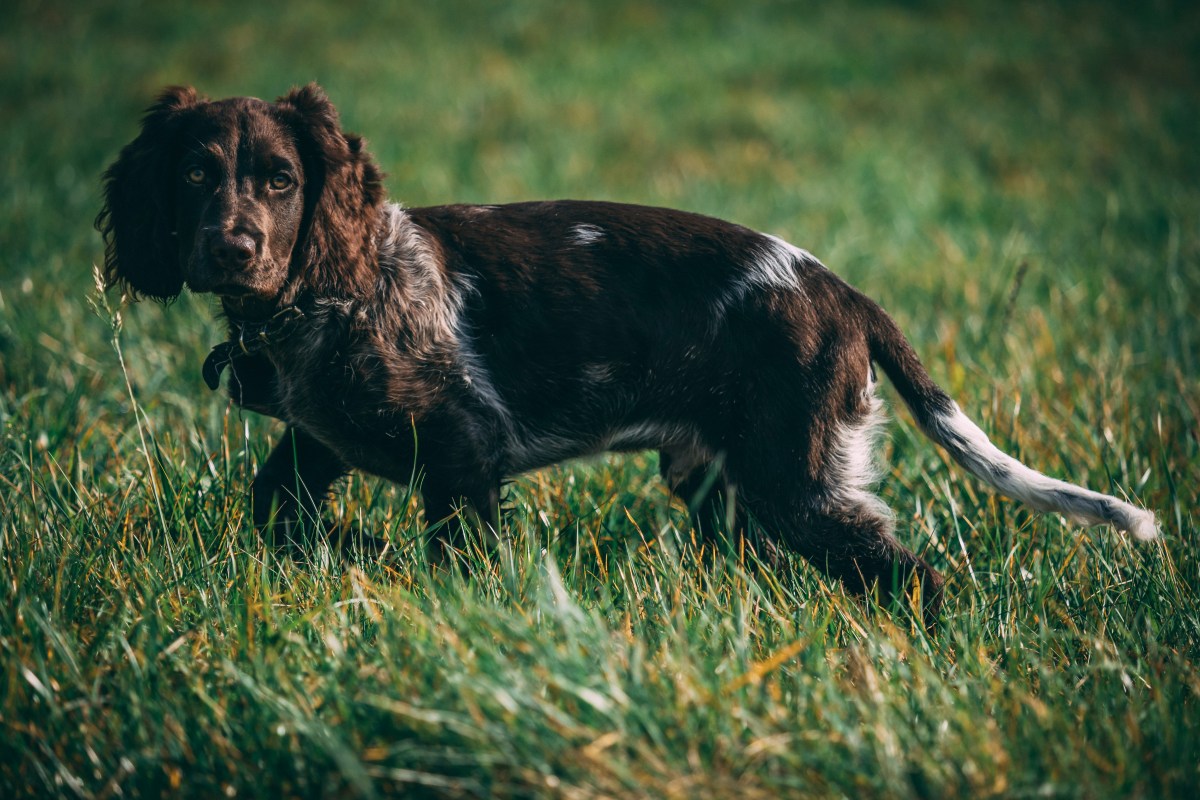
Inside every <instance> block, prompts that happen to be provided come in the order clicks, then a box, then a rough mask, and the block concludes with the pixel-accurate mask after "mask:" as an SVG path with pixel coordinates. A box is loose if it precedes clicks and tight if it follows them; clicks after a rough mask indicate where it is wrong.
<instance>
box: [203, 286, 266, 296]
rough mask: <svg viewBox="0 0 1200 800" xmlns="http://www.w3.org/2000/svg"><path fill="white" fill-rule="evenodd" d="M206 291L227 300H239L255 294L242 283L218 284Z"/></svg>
mask: <svg viewBox="0 0 1200 800" xmlns="http://www.w3.org/2000/svg"><path fill="white" fill-rule="evenodd" d="M207 291H209V292H212V293H213V294H215V295H216V296H217V297H220V298H222V299H229V300H240V299H242V298H246V297H250V296H252V295H255V294H256V292H255V291H254V289H252V288H251V287H250V286H247V285H246V284H244V283H218V284H216V285H215V286H213V287H211V288H210V289H208V290H207Z"/></svg>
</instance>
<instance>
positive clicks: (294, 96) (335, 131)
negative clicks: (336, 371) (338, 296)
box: [277, 83, 383, 295]
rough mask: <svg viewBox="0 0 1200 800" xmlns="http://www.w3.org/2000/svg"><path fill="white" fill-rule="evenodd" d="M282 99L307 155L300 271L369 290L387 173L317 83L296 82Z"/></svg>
mask: <svg viewBox="0 0 1200 800" xmlns="http://www.w3.org/2000/svg"><path fill="white" fill-rule="evenodd" d="M277 103H278V107H279V109H280V111H282V112H283V113H284V115H285V116H286V117H287V118H289V119H290V121H291V123H292V125H293V127H294V130H295V133H296V139H297V142H298V143H299V145H300V157H301V159H302V160H303V162H304V172H305V176H304V182H305V189H304V191H305V218H306V229H305V230H304V231H303V232H302V233H301V236H302V240H301V242H300V244H299V247H298V253H299V255H300V258H301V260H302V263H301V264H300V265H299V267H300V269H301V271H302V272H301V275H300V277H301V278H302V280H304V281H306V282H308V283H311V284H315V285H317V286H320V287H322V288H324V289H325V290H327V291H328V290H334V291H340V292H343V293H346V294H350V295H353V294H357V293H360V292H362V291H370V290H371V288H373V286H374V275H375V267H374V263H375V233H376V231H375V228H376V223H377V220H378V217H379V209H380V206H381V205H382V203H383V173H382V172H380V171H379V168H378V167H377V166H375V162H374V161H373V160H372V159H371V155H370V153H368V152H367V150H366V147H365V146H364V144H363V140H362V138H360V137H358V136H355V135H354V134H348V133H344V132H343V131H342V128H341V123H340V121H339V119H338V113H337V109H335V108H334V107H333V103H331V102H329V98H328V97H326V96H325V92H324V91H322V89H321V87H320V86H318V85H317V84H315V83H310V84H308V85H307V86H304V87H301V88H298V89H293V90H292V91H291V92H289V93H288V94H286V95H284V96H283V97H280V98H279V99H278V101H277Z"/></svg>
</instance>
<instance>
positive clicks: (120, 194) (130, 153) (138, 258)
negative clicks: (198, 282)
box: [96, 86, 206, 300]
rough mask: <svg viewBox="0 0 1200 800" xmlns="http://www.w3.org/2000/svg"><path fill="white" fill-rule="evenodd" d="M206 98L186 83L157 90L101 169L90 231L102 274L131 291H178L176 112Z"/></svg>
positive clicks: (162, 295) (160, 296) (167, 294)
mask: <svg viewBox="0 0 1200 800" xmlns="http://www.w3.org/2000/svg"><path fill="white" fill-rule="evenodd" d="M204 102H206V100H205V98H203V97H201V96H200V95H199V94H198V93H197V92H196V90H195V89H193V88H192V87H190V86H171V87H168V88H167V89H165V90H163V92H162V94H160V95H159V96H158V99H157V100H156V101H155V103H154V105H152V106H150V107H149V108H148V109H146V115H145V117H143V118H142V132H141V133H140V134H138V137H137V138H136V139H134V140H133V141H132V142H130V143H129V144H127V145H125V147H124V149H122V150H121V155H120V156H118V157H117V160H116V161H115V162H114V163H113V165H112V166H111V167H109V168H108V170H107V171H106V172H105V173H104V208H102V209H101V210H100V213H99V214H98V215H97V216H96V230H98V231H100V233H101V234H102V235H103V237H104V277H105V280H106V281H107V284H108V286H109V287H112V286H114V285H116V284H122V285H124V286H126V287H127V288H129V289H131V290H133V294H134V295H135V296H136V295H145V296H147V297H153V298H155V299H156V300H170V299H172V298H173V297H175V296H177V295H178V294H179V293H180V292H181V291H182V290H183V272H182V270H181V269H180V266H179V250H178V245H177V244H176V238H175V235H174V234H175V232H174V231H173V230H172V228H173V226H174V221H173V219H172V217H173V213H172V208H173V207H174V202H173V195H174V192H173V191H172V186H173V184H172V180H173V179H175V178H177V177H178V176H176V175H175V174H174V168H175V165H174V164H172V163H171V162H170V157H171V154H172V153H173V152H174V151H175V149H176V144H177V138H178V136H177V134H178V130H179V117H180V112H181V111H184V110H186V109H188V108H192V107H194V106H197V105H200V104H201V103H204Z"/></svg>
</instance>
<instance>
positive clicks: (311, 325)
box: [96, 84, 1158, 620]
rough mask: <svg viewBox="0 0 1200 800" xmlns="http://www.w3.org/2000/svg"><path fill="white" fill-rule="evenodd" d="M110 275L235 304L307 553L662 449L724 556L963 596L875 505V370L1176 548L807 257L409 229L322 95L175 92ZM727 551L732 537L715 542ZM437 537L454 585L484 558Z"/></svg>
mask: <svg viewBox="0 0 1200 800" xmlns="http://www.w3.org/2000/svg"><path fill="white" fill-rule="evenodd" d="M104 200H105V205H104V207H103V209H102V211H101V212H100V214H99V216H98V217H97V219H96V227H97V228H98V229H99V231H100V232H101V233H102V234H103V237H104V241H105V246H106V247H105V259H104V273H105V277H106V279H107V282H108V285H109V286H110V287H111V286H114V285H119V286H121V287H123V288H124V289H125V290H126V291H128V292H129V293H130V294H131V295H132V296H133V297H139V296H145V297H150V298H154V299H157V300H162V301H169V300H171V299H172V298H174V297H176V296H178V295H179V294H180V293H181V291H182V290H183V288H184V287H185V286H186V287H187V288H189V289H190V290H191V291H192V292H198V293H211V294H213V295H216V296H217V297H218V298H219V299H220V303H221V308H222V313H223V315H224V317H225V319H226V320H227V322H228V330H229V341H227V342H224V343H222V344H220V345H218V346H217V347H216V348H214V349H213V352H212V354H211V355H210V356H209V358H208V360H207V361H206V362H205V364H204V369H203V372H204V377H205V380H206V381H207V382H208V384H209V386H210V387H211V388H213V389H215V388H217V386H218V384H219V381H220V379H221V375H222V373H223V372H224V371H225V370H228V372H229V379H228V391H229V393H230V395H231V397H232V399H233V401H234V402H235V403H237V404H238V405H239V406H241V407H243V408H247V409H250V410H252V411H255V412H258V413H261V414H266V415H269V416H272V417H276V418H278V419H280V420H283V421H284V422H285V423H286V424H287V431H286V433H285V434H284V436H283V437H282V439H281V440H280V441H279V443H278V444H277V445H276V446H275V448H274V450H273V451H272V452H271V454H270V456H269V457H268V458H267V460H266V462H265V463H264V464H263V466H262V468H261V469H260V470H259V472H258V473H257V475H256V476H255V477H254V480H253V482H252V485H251V494H252V503H251V506H252V513H253V517H254V522H255V524H256V526H258V527H259V528H260V529H262V530H264V531H266V532H269V533H271V535H272V536H274V537H275V538H277V539H278V538H280V536H281V534H280V531H282V532H283V533H282V537H283V538H284V539H286V538H288V537H290V536H292V535H293V534H294V533H295V532H296V531H298V530H300V529H301V527H302V523H303V521H304V520H306V519H312V518H315V517H316V516H317V514H318V513H319V510H320V504H321V502H322V500H323V499H324V498H325V496H326V494H327V492H328V491H329V489H330V487H331V485H332V484H333V482H334V481H335V480H337V479H338V478H340V477H341V476H343V475H345V474H346V473H347V472H349V471H350V470H355V469H357V470H362V471H365V472H367V473H371V474H373V475H378V476H382V477H384V478H387V479H390V480H392V481H398V482H400V483H408V482H410V481H411V479H412V476H413V475H414V474H420V475H423V481H422V482H421V484H420V492H421V495H422V499H423V501H424V506H425V517H426V520H427V521H429V522H437V521H440V520H443V519H448V518H449V519H459V518H460V517H458V516H456V514H458V512H460V511H461V509H462V508H463V507H469V508H471V509H473V510H474V512H475V513H476V514H477V515H478V516H479V518H480V520H481V521H482V522H483V523H485V524H486V528H485V530H489V531H492V532H496V531H499V530H500V520H499V512H498V507H499V501H500V489H501V485H502V482H503V481H504V480H505V479H507V478H510V477H513V476H516V475H519V474H521V473H524V472H527V471H530V470H536V469H538V468H540V467H545V466H547V465H550V464H553V463H556V462H559V461H562V460H564V459H569V458H574V457H578V456H584V455H588V454H593V453H599V452H603V451H633V450H643V449H656V450H658V452H659V454H660V472H661V474H662V476H663V478H664V480H665V481H666V483H667V485H668V486H669V488H670V490H671V491H672V492H673V493H674V494H675V495H677V496H679V497H680V498H682V499H683V500H684V501H685V502H687V503H689V507H690V508H691V509H692V510H693V512H694V513H695V515H696V519H697V521H700V522H704V523H707V524H706V525H704V526H702V527H704V529H705V530H709V531H713V530H716V531H720V529H721V527H722V526H719V525H718V526H714V525H713V524H712V523H713V519H714V518H713V516H712V513H713V511H714V510H716V509H725V512H724V516H725V517H726V525H725V526H724V528H725V531H724V533H725V534H729V533H730V530H729V528H730V527H733V528H736V529H738V530H740V531H745V530H747V529H749V527H750V526H748V525H747V524H746V523H747V521H748V520H750V519H753V520H754V521H755V523H756V525H755V526H754V529H755V530H761V531H763V532H764V533H763V535H764V536H765V537H767V538H766V539H764V543H765V544H766V545H767V546H776V545H778V546H781V547H785V548H787V549H790V550H791V551H793V552H796V553H798V554H800V555H802V556H803V557H804V558H806V559H807V560H808V561H809V562H810V563H811V564H813V565H814V566H815V567H817V568H818V569H820V570H822V571H824V572H825V573H826V574H827V575H829V576H831V577H833V578H836V579H838V580H840V581H841V582H842V583H843V584H844V585H845V587H846V588H847V590H849V591H850V592H852V593H857V594H860V595H861V594H865V593H867V592H869V591H872V589H873V588H877V590H878V591H880V592H881V594H882V595H884V596H885V597H890V598H896V597H900V596H902V595H904V594H905V593H907V591H909V589H910V588H911V589H918V588H919V591H920V602H921V603H922V605H923V609H924V615H925V617H926V619H927V620H936V618H937V616H938V612H939V608H940V605H941V603H942V599H943V584H944V581H943V578H942V577H941V576H940V575H939V574H938V572H937V571H936V570H935V569H934V568H933V567H931V566H930V565H929V564H927V563H926V562H925V561H924V560H923V559H922V558H920V557H919V556H917V555H916V554H915V553H913V552H912V551H910V550H909V549H907V548H906V547H904V546H903V545H902V544H900V543H899V542H898V541H897V539H896V537H895V535H894V527H895V525H894V521H893V517H892V514H891V512H890V511H889V509H888V508H887V506H885V505H884V503H883V502H882V501H881V500H880V499H879V498H878V497H876V496H875V495H874V494H872V492H871V486H872V484H873V483H874V482H875V480H876V477H877V475H876V467H875V462H874V459H873V457H872V445H873V442H874V438H875V437H874V434H875V432H876V431H877V429H878V428H879V426H880V424H881V419H882V416H881V402H880V400H879V399H878V398H877V397H876V396H875V388H876V374H875V370H874V365H878V366H879V367H880V368H881V370H882V371H883V373H884V374H886V375H887V377H888V378H889V379H890V381H891V383H892V384H893V386H894V387H895V389H896V391H897V392H898V393H899V395H900V397H901V398H902V400H903V401H904V403H905V404H906V405H907V406H908V408H909V409H910V411H911V412H912V415H913V417H914V419H915V420H916V423H917V425H918V426H919V427H920V429H921V430H922V431H923V432H924V433H925V434H927V435H928V436H929V437H930V438H931V439H932V440H933V441H935V442H936V443H938V444H940V445H941V446H942V447H943V448H945V449H946V451H947V452H949V454H950V455H951V457H953V458H954V460H955V461H957V462H958V463H959V464H961V465H962V466H963V467H964V468H965V469H966V470H967V471H969V472H970V473H972V474H973V475H975V476H977V477H978V478H980V479H982V480H983V481H985V482H986V483H988V484H990V485H991V486H993V487H994V488H995V489H997V490H998V491H999V492H1000V493H1002V494H1004V495H1007V496H1008V497H1011V498H1014V499H1017V500H1019V501H1022V502H1024V503H1025V504H1027V505H1029V506H1031V507H1032V508H1034V509H1037V510H1039V511H1054V512H1059V513H1062V514H1064V515H1066V516H1067V517H1069V518H1070V519H1072V520H1073V521H1076V522H1079V523H1081V524H1087V525H1092V524H1111V525H1113V526H1114V527H1116V528H1117V529H1119V530H1121V531H1126V532H1128V533H1130V534H1132V535H1133V536H1134V537H1136V538H1137V539H1143V540H1146V539H1152V538H1154V537H1155V536H1156V535H1157V532H1158V531H1157V527H1156V522H1155V518H1154V515H1153V514H1152V513H1151V512H1149V511H1145V510H1142V509H1139V508H1137V507H1135V506H1133V505H1131V504H1129V503H1126V502H1124V501H1122V500H1119V499H1117V498H1115V497H1110V496H1107V495H1103V494H1099V493H1096V492H1092V491H1088V490H1086V489H1083V488H1080V487H1077V486H1074V485H1071V484H1069V483H1065V482H1063V481H1059V480H1055V479H1052V478H1049V477H1046V476H1045V475H1042V474H1040V473H1038V472H1035V471H1033V470H1032V469H1030V468H1028V467H1026V466H1024V465H1023V464H1021V463H1019V462H1018V461H1016V460H1015V459H1013V458H1011V457H1010V456H1008V455H1006V454H1004V453H1003V452H1001V451H1000V450H998V449H997V448H996V447H995V446H993V444H992V443H991V442H990V441H989V440H988V437H987V436H986V435H985V434H984V433H983V432H982V431H981V430H980V429H979V427H977V426H976V425H975V424H974V423H973V422H971V420H970V419H968V417H967V416H966V415H965V414H964V413H963V412H962V411H961V410H960V409H959V407H958V406H957V405H956V404H955V402H954V401H953V400H952V399H951V398H950V397H949V395H947V394H946V392H945V391H943V390H942V389H941V388H939V387H938V386H937V384H935V383H934V382H933V380H932V379H931V378H930V377H929V375H928V374H927V372H926V370H925V368H924V367H923V366H922V364H921V361H920V360H919V359H918V357H917V354H916V352H915V351H914V349H913V348H912V346H911V345H910V344H909V343H908V341H907V340H906V339H905V338H904V336H903V334H902V333H901V332H900V330H899V329H898V328H897V326H896V324H895V323H894V322H893V321H892V319H891V318H890V317H889V316H888V315H887V314H886V313H885V312H884V311H883V310H882V309H881V308H880V307H879V306H878V305H877V304H875V303H874V302H872V301H871V300H870V299H868V298H867V297H866V296H864V295H863V294H861V293H859V292H858V291H856V290H855V289H853V288H851V287H850V286H849V285H848V284H847V283H845V282H844V281H842V280H841V279H839V278H838V277H837V276H836V275H834V274H833V273H832V272H830V271H829V270H828V269H827V268H826V267H825V266H824V265H822V264H821V262H819V261H818V260H817V259H816V258H814V257H813V256H812V255H811V254H810V253H808V252H806V251H805V250H801V249H799V248H797V247H794V246H792V245H790V244H788V243H786V242H784V241H782V240H781V239H778V238H775V237H773V236H769V235H764V234H762V233H758V232H755V231H753V230H750V229H748V228H745V227H742V226H740V225H736V224H732V223H729V222H723V221H720V220H717V219H713V218H709V217H705V216H700V215H697V214H692V213H686V212H682V211H672V210H667V209H661V208H648V207H640V206H634V205H623V204H617V203H606V202H586V201H556V202H524V203H515V204H510V205H497V206H487V205H448V206H437V207H430V208H407V209H406V208H403V207H401V206H400V205H397V204H390V203H388V202H386V201H385V198H384V189H383V184H382V174H381V173H380V171H379V169H378V168H377V167H376V165H375V163H374V161H373V160H372V157H371V156H370V154H369V153H368V151H367V149H366V147H365V145H364V142H363V140H362V139H361V138H360V137H359V136H356V135H353V134H350V133H346V132H344V131H343V130H342V128H341V125H340V122H339V117H338V113H337V111H336V110H335V108H334V106H333V105H332V103H331V102H330V101H329V99H328V98H327V97H326V95H325V94H324V92H323V91H322V90H321V88H320V87H318V86H317V85H315V84H310V85H308V86H304V87H301V88H296V89H293V90H292V91H291V92H290V93H288V94H286V95H284V96H282V97H280V98H278V99H277V101H276V102H274V103H268V102H265V101H262V100H258V99H255V98H246V97H237V98H231V99H225V100H218V101H209V100H207V99H205V98H203V97H201V96H200V95H199V94H198V93H197V92H196V91H195V90H194V89H192V88H185V87H172V88H168V89H166V90H165V91H164V92H163V93H162V94H161V96H159V97H158V99H157V101H156V102H155V103H154V104H153V105H152V106H151V107H150V108H149V109H148V110H147V112H146V114H145V117H144V118H143V121H142V127H141V132H140V134H139V135H138V136H137V138H136V139H134V141H133V142H131V143H130V144H129V145H127V146H126V147H125V148H124V149H123V150H122V151H121V153H120V155H119V157H118V158H117V160H116V161H115V162H114V163H113V164H112V166H111V167H110V168H109V169H108V170H107V172H106V173H105V176H104ZM715 535H721V534H720V533H717V534H715ZM461 536H462V530H461V528H460V527H459V526H455V525H439V526H435V529H434V534H433V535H432V536H430V537H429V538H430V548H431V550H430V553H431V558H432V559H434V560H435V561H436V560H438V559H442V558H445V557H446V554H447V551H448V550H449V549H450V548H454V547H457V546H461V544H462V540H461Z"/></svg>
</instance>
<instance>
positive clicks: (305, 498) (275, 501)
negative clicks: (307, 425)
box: [250, 427, 347, 547]
mask: <svg viewBox="0 0 1200 800" xmlns="http://www.w3.org/2000/svg"><path fill="white" fill-rule="evenodd" d="M346 472H347V469H346V467H345V465H344V464H343V463H342V460H341V459H340V458H338V457H337V455H336V454H335V453H334V452H333V451H332V450H330V449H329V448H328V447H326V446H325V445H323V444H321V443H320V442H318V441H317V440H316V439H314V438H313V437H311V436H309V435H308V434H307V433H305V432H304V431H302V430H300V429H299V428H296V427H289V428H288V429H287V431H285V432H284V434H283V438H282V439H280V440H279V443H278V444H277V445H275V449H274V450H272V451H271V455H270V456H268V457H267V461H266V463H265V464H263V466H262V469H260V470H259V471H258V474H257V475H255V476H254V482H253V483H252V484H251V485H250V495H251V508H252V512H253V515H254V526H255V527H256V528H258V529H259V531H261V532H262V533H263V535H264V536H266V537H267V539H268V541H270V542H271V543H273V544H274V545H275V546H277V547H281V546H296V545H299V544H300V542H301V541H302V539H303V533H302V531H303V530H304V529H305V528H311V527H312V526H314V525H315V524H316V523H317V521H318V519H319V514H320V510H321V504H322V503H323V502H324V500H325V495H326V493H327V492H328V491H329V487H330V486H331V485H332V484H333V482H334V481H335V480H337V479H338V478H340V477H342V476H343V475H345V474H346Z"/></svg>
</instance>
